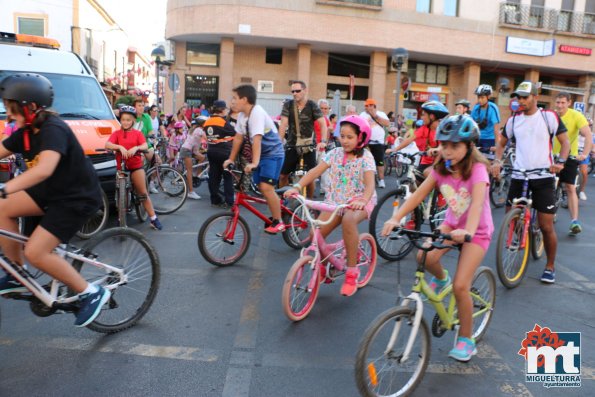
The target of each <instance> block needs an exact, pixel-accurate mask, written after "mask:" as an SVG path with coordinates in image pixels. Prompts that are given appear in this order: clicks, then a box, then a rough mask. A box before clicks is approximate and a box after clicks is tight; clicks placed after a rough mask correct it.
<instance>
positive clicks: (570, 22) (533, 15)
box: [499, 2, 595, 35]
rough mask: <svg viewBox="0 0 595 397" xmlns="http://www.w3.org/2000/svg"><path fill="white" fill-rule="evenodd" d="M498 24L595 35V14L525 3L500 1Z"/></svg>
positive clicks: (509, 26)
mask: <svg viewBox="0 0 595 397" xmlns="http://www.w3.org/2000/svg"><path fill="white" fill-rule="evenodd" d="M499 23H500V26H503V27H508V28H519V29H530V30H541V31H547V32H556V33H562V32H567V33H574V34H576V33H578V34H588V35H595V14H588V13H584V12H576V11H566V10H557V9H554V8H546V7H539V6H531V5H526V4H518V3H510V2H502V3H500V15H499Z"/></svg>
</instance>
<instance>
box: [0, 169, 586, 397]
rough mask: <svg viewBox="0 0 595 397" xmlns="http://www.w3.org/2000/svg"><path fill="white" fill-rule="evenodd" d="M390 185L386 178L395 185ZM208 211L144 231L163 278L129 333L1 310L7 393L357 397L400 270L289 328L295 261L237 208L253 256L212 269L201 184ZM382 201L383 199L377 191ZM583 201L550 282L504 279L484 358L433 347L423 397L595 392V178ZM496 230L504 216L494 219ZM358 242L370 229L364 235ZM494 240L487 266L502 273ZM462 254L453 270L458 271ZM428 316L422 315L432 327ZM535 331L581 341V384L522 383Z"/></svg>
mask: <svg viewBox="0 0 595 397" xmlns="http://www.w3.org/2000/svg"><path fill="white" fill-rule="evenodd" d="M393 183H394V182H393V181H391V180H390V179H389V183H387V185H388V186H389V187H390V186H392V184H393ZM198 193H199V194H201V195H202V196H203V199H202V200H200V201H192V200H188V201H187V202H186V204H185V205H184V207H182V209H181V210H179V211H178V212H176V213H175V214H172V215H168V216H162V217H161V220H162V223H163V225H164V230H163V231H160V232H158V231H153V230H151V229H150V228H149V225H148V224H147V223H145V224H138V223H137V221H136V220H135V219H134V215H130V218H129V221H130V223H131V226H132V227H134V228H136V229H138V230H140V231H141V232H143V233H144V234H145V235H146V236H147V237H148V238H149V239H150V240H151V242H152V243H153V244H154V246H155V247H156V249H157V251H158V253H159V257H160V260H161V269H162V278H161V285H160V289H159V292H158V295H157V298H156V300H155V302H154V304H153V306H152V308H151V310H150V311H149V313H148V314H147V315H146V317H145V318H144V319H143V320H142V321H141V322H140V323H139V324H138V325H137V326H135V327H133V328H131V329H129V330H126V331H124V332H121V333H119V334H115V335H102V334H97V333H94V332H92V331H90V330H88V329H78V328H75V327H74V326H73V322H74V318H73V316H72V315H71V314H65V315H54V316H51V317H49V318H39V317H36V316H35V315H34V314H32V313H31V311H30V310H29V308H28V305H27V303H25V302H20V301H12V300H7V299H2V300H0V310H1V316H2V321H1V326H0V396H14V397H17V396H77V395H82V396H201V397H202V396H205V397H206V396H222V397H245V396H246V397H247V396H250V397H274V396H288V397H289V396H291V397H293V396H296V397H297V396H342V397H343V396H357V395H358V392H357V389H356V386H355V380H354V371H353V364H354V357H355V353H356V350H357V346H358V343H359V340H360V338H361V336H362V334H363V332H364V330H365V329H366V327H367V326H368V324H369V323H370V322H371V321H372V320H373V318H374V317H376V316H377V315H378V314H379V313H381V312H382V311H384V310H385V309H387V308H389V307H391V306H392V305H394V303H395V298H396V291H397V289H396V280H397V264H396V263H394V262H393V263H389V262H386V261H384V260H382V259H381V258H379V263H378V266H377V270H376V273H375V275H374V277H373V279H372V281H371V282H370V284H369V286H367V287H366V288H364V289H362V290H360V291H358V293H357V294H356V295H355V296H353V297H350V298H345V297H342V296H341V295H340V294H339V289H340V283H337V284H331V285H322V286H321V291H320V294H319V297H318V301H317V303H316V306H315V307H314V309H313V311H312V313H311V314H310V315H309V317H307V318H306V319H305V320H303V321H302V322H300V323H292V322H291V321H289V320H288V319H287V318H286V317H285V315H284V314H283V311H282V308H281V288H282V285H283V281H284V279H285V276H286V274H287V271H288V269H289V267H290V266H291V264H292V263H293V262H294V261H295V260H296V259H297V258H298V255H299V251H294V250H293V249H291V248H289V247H288V246H286V245H285V243H284V242H283V240H282V238H281V237H280V236H269V235H266V234H264V233H263V232H262V229H263V226H262V223H261V222H260V221H258V220H257V219H256V217H254V216H253V215H252V214H250V213H248V212H245V211H244V210H242V216H243V217H244V218H245V219H246V220H247V221H248V223H249V225H250V228H251V232H252V243H251V246H250V249H249V252H248V254H247V255H246V256H245V257H244V258H243V259H242V260H241V261H240V262H239V263H238V264H236V265H234V266H232V267H226V268H218V267H215V266H212V265H210V264H208V263H207V262H206V261H204V260H203V259H202V257H201V255H200V253H199V251H198V248H197V234H198V229H199V227H200V225H201V224H202V222H203V221H204V220H205V219H206V218H207V217H208V216H210V215H211V214H213V213H215V212H216V211H217V210H215V209H213V208H211V207H210V205H209V200H208V197H207V196H208V192H207V189H206V186H204V185H203V186H201V187H200V188H199V189H198ZM379 194H382V190H379ZM587 194H588V196H589V201H587V202H581V220H582V221H583V229H584V231H583V233H582V234H581V235H579V236H577V237H569V236H567V234H566V232H567V228H568V225H569V222H570V220H569V217H568V212H567V210H561V212H560V215H559V220H558V223H557V224H556V229H557V231H558V235H559V245H558V259H557V274H556V283H555V284H554V285H543V284H542V283H541V282H540V281H539V277H540V275H541V272H542V270H543V265H544V263H545V261H544V259H541V261H539V262H535V261H531V263H530V266H529V269H528V272H527V276H526V278H525V280H524V281H523V283H522V285H521V286H520V287H519V288H517V289H514V290H507V289H505V288H504V287H503V286H502V285H501V284H500V282H499V281H497V300H496V309H495V316H494V318H493V320H492V322H491V325H490V328H489V329H488V331H487V333H486V335H485V337H484V339H483V340H482V342H481V343H480V344H479V345H478V350H479V354H478V355H477V356H475V357H474V358H473V359H472V360H471V361H470V362H469V363H467V364H464V363H458V362H455V361H453V360H452V359H449V358H448V357H447V354H448V351H449V350H450V348H451V346H452V343H453V337H454V333H452V332H448V333H446V334H445V335H444V336H443V337H442V338H434V337H433V338H432V355H431V357H430V366H429V368H428V372H427V373H426V375H425V377H424V379H423V380H422V382H421V384H420V386H419V387H418V388H417V390H416V393H415V395H417V396H427V395H435V394H438V393H440V395H442V396H460V395H474V396H525V397H529V396H589V395H591V396H592V395H595V382H594V380H595V332H594V329H595V313H594V310H593V308H594V306H595V305H594V302H595V299H594V298H595V294H594V291H595V282H594V281H593V280H595V266H594V265H593V263H594V261H593V257H592V255H593V252H594V249H593V248H594V247H595V239H594V237H595V222H594V221H595V178H590V185H589V186H587ZM493 214H494V223H495V226H496V230H498V228H499V226H500V223H501V220H502V217H503V214H504V210H503V209H501V210H494V211H493ZM361 228H362V231H364V230H366V229H367V223H366V224H362V226H361ZM495 240H496V236H494V238H493V241H492V246H491V247H490V250H489V252H488V255H487V256H486V259H485V261H484V265H486V266H489V267H490V268H492V269H493V270H494V271H495V253H494V245H495ZM455 258H456V257H455V256H454V254H448V256H447V258H446V260H445V263H446V266H447V268H449V269H450V270H451V271H454V270H455ZM400 266H401V274H402V278H403V280H402V287H403V288H404V289H405V290H407V289H408V288H409V287H410V286H411V284H412V281H413V272H414V269H415V267H414V259H413V255H412V254H410V255H409V256H408V257H407V259H406V260H403V261H402V262H401V264H400ZM433 315H434V313H433V312H432V310H431V307H429V306H427V309H426V314H425V317H426V319H427V320H428V322H431V319H432V317H433ZM535 324H539V325H540V326H541V327H549V328H550V329H551V331H552V332H580V333H581V349H580V363H581V381H582V385H581V387H577V388H568V389H566V388H545V387H544V386H543V385H542V383H528V382H526V381H525V374H526V368H525V359H524V357H523V356H520V355H519V354H518V351H519V349H520V348H521V342H522V340H523V339H524V338H525V336H526V333H527V332H529V331H531V330H532V329H533V328H534V326H535Z"/></svg>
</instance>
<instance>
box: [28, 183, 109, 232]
mask: <svg viewBox="0 0 595 397" xmlns="http://www.w3.org/2000/svg"><path fill="white" fill-rule="evenodd" d="M25 191H26V192H27V194H28V195H29V196H30V197H31V198H32V199H33V201H35V204H37V206H38V207H39V208H41V210H42V211H43V212H44V214H43V216H42V217H41V221H40V222H39V225H40V226H42V227H43V228H44V229H45V230H47V231H48V232H50V233H51V234H53V235H54V236H56V238H58V239H59V240H60V241H61V242H63V243H68V241H70V239H71V238H72V236H74V235H75V234H76V232H78V231H79V230H80V229H81V227H82V226H83V225H84V224H85V223H86V222H87V220H88V219H89V218H90V217H91V215H93V214H95V213H96V212H97V210H98V209H99V207H100V205H101V202H100V201H99V200H97V201H96V200H93V199H90V200H86V201H83V200H77V201H59V202H58V201H51V202H50V201H48V200H47V199H46V197H47V195H46V194H45V192H44V191H43V189H40V188H37V186H33V187H32V188H29V189H26V190H25Z"/></svg>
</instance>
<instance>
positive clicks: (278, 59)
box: [266, 48, 283, 65]
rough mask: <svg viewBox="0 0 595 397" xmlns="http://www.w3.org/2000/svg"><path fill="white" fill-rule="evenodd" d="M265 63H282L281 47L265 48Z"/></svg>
mask: <svg viewBox="0 0 595 397" xmlns="http://www.w3.org/2000/svg"><path fill="white" fill-rule="evenodd" d="M266 51H267V52H266V63H272V64H274V65H281V64H282V63H283V49H282V48H267V50H266Z"/></svg>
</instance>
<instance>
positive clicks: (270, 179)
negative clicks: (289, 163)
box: [252, 157, 284, 186]
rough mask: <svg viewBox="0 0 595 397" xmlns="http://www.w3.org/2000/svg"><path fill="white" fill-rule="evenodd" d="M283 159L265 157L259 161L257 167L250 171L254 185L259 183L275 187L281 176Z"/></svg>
mask: <svg viewBox="0 0 595 397" xmlns="http://www.w3.org/2000/svg"><path fill="white" fill-rule="evenodd" d="M283 160H284V157H265V158H263V159H260V163H259V164H258V167H256V168H255V169H254V171H252V180H253V181H254V183H255V184H257V185H258V184H259V183H261V182H263V183H267V184H269V185H272V186H275V185H276V184H277V181H278V180H279V174H281V167H282V166H283Z"/></svg>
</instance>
